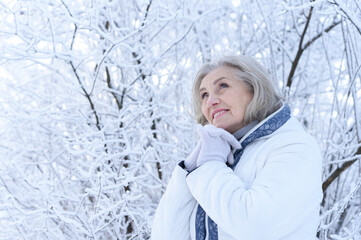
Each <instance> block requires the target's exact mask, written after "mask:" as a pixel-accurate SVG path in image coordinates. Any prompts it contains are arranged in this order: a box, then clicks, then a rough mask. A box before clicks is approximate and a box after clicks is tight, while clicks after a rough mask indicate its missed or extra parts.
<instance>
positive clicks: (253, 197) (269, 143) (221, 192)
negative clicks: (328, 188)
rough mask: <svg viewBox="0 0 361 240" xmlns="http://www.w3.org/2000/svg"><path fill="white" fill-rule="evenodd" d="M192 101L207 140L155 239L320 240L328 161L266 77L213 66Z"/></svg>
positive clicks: (182, 166) (244, 63) (251, 65)
mask: <svg viewBox="0 0 361 240" xmlns="http://www.w3.org/2000/svg"><path fill="white" fill-rule="evenodd" d="M193 100H194V109H195V114H196V118H197V122H198V123H199V124H198V125H197V132H198V134H199V136H200V140H199V142H198V144H197V146H196V147H195V149H194V150H193V152H192V153H191V154H190V155H189V157H188V158H187V159H186V160H185V161H182V162H180V163H179V164H178V165H177V166H176V168H175V169H174V171H173V173H172V177H171V179H170V181H169V183H168V186H167V189H166V192H165V193H164V195H163V197H162V198H161V200H160V203H159V205H158V208H157V211H156V213H155V217H154V222H153V228H152V239H153V240H163V239H164V240H170V239H172V240H177V239H179V240H187V239H192V240H203V239H209V240H214V239H219V240H224V239H238V240H253V239H254V240H273V239H277V240H279V239H284V240H286V239H287V240H296V239H297V240H305V239H307V240H310V239H316V231H317V227H318V224H319V204H320V201H321V199H322V189H321V185H322V184H321V171H322V169H321V168H322V158H321V154H320V151H319V149H318V147H317V144H316V142H315V140H314V139H313V138H312V137H311V136H310V135H309V134H307V133H306V131H305V130H304V129H303V127H302V125H301V124H300V123H299V122H298V121H297V120H296V119H295V118H294V117H292V116H291V115H290V108H289V106H288V105H287V104H285V103H284V102H283V101H282V98H281V97H280V95H279V94H278V91H277V90H276V88H275V87H274V86H273V84H272V82H271V81H270V77H269V74H268V73H267V71H266V70H265V69H264V68H263V67H262V66H261V65H260V64H259V63H258V62H256V61H255V60H253V59H252V58H250V57H246V56H227V57H223V58H221V59H220V60H218V61H217V62H215V63H207V64H205V65H204V66H203V67H202V68H201V69H200V70H199V72H198V74H197V77H196V79H195V82H194V86H193Z"/></svg>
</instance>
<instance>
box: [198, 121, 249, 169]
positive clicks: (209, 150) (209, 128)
mask: <svg viewBox="0 0 361 240" xmlns="http://www.w3.org/2000/svg"><path fill="white" fill-rule="evenodd" d="M197 132H198V134H199V136H200V137H201V142H202V144H201V147H200V152H199V156H198V159H197V163H196V166H197V167H199V166H200V165H202V164H203V163H205V162H207V161H221V162H224V163H226V162H228V163H229V164H233V163H234V158H233V154H232V151H231V146H232V147H233V148H241V147H242V146H241V144H240V143H239V142H238V141H237V139H236V138H235V137H234V136H233V135H232V134H230V133H229V132H227V131H226V130H224V129H222V128H217V127H215V126H213V125H206V126H204V127H203V126H202V125H200V124H198V125H197ZM197 146H198V145H197Z"/></svg>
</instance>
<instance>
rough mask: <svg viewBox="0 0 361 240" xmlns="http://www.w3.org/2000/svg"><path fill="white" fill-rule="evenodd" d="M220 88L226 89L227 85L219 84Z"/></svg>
mask: <svg viewBox="0 0 361 240" xmlns="http://www.w3.org/2000/svg"><path fill="white" fill-rule="evenodd" d="M220 86H221V88H227V87H228V84H227V83H221V84H220Z"/></svg>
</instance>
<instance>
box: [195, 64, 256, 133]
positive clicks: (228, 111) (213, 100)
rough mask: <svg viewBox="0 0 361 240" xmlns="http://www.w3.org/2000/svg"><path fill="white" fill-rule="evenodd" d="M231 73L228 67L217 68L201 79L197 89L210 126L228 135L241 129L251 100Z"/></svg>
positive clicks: (248, 93)
mask: <svg viewBox="0 0 361 240" xmlns="http://www.w3.org/2000/svg"><path fill="white" fill-rule="evenodd" d="M233 71H234V70H233V69H232V68H230V67H218V68H216V69H215V70H213V71H212V72H210V73H208V74H207V75H206V76H205V77H204V78H203V80H202V82H201V85H200V87H199V94H200V97H201V101H202V113H203V115H204V116H205V118H206V119H207V120H208V122H209V123H210V124H212V125H214V126H216V127H219V128H223V129H225V130H226V131H228V132H229V133H234V132H236V131H237V130H239V129H240V128H241V127H243V119H244V114H245V111H246V108H247V106H248V103H249V102H250V101H251V100H252V98H253V94H252V93H251V92H249V91H248V89H247V87H246V86H245V84H244V83H242V82H241V81H239V80H237V79H236V78H235V76H234V73H233Z"/></svg>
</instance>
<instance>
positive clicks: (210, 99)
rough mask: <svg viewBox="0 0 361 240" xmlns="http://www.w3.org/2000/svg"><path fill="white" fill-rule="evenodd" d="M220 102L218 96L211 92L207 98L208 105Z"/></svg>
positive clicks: (211, 105)
mask: <svg viewBox="0 0 361 240" xmlns="http://www.w3.org/2000/svg"><path fill="white" fill-rule="evenodd" d="M219 103H220V100H219V98H218V96H215V95H212V94H210V95H209V97H208V100H207V105H208V107H213V106H216V105H218V104H219Z"/></svg>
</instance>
